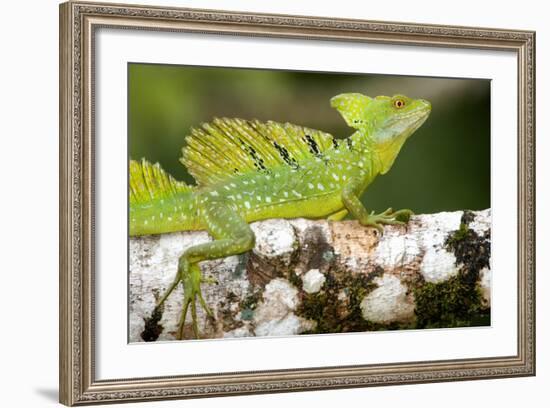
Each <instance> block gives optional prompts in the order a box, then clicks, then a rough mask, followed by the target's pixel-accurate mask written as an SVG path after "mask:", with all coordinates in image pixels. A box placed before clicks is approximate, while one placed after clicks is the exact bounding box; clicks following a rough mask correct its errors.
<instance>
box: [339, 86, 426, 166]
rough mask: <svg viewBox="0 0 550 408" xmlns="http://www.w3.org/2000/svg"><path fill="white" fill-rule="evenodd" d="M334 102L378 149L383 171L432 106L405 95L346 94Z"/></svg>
mask: <svg viewBox="0 0 550 408" xmlns="http://www.w3.org/2000/svg"><path fill="white" fill-rule="evenodd" d="M330 103H331V106H332V107H334V108H336V109H337V110H338V111H339V112H340V114H341V115H342V117H343V118H344V120H345V121H346V123H347V124H348V126H350V127H353V128H355V129H357V130H358V133H359V134H360V135H361V136H362V137H365V138H366V139H368V141H369V145H371V146H373V147H374V148H375V149H376V150H377V152H378V154H379V157H380V159H381V161H382V171H381V173H382V174H384V173H386V172H387V171H388V170H389V169H390V167H391V165H392V164H393V161H394V160H395V157H396V156H397V154H398V153H399V151H400V150H401V147H402V146H403V143H405V141H406V140H407V138H408V137H409V136H410V135H412V134H413V132H414V131H415V130H417V129H418V128H419V127H420V126H421V125H422V124H423V123H424V122H425V121H426V119H427V118H428V116H429V115H430V112H431V109H432V105H431V104H430V102H428V101H426V100H424V99H412V98H409V97H407V96H404V95H394V96H392V97H389V96H377V97H376V98H370V97H368V96H366V95H362V94H359V93H345V94H340V95H337V96H335V97H333V98H332V99H331V100H330Z"/></svg>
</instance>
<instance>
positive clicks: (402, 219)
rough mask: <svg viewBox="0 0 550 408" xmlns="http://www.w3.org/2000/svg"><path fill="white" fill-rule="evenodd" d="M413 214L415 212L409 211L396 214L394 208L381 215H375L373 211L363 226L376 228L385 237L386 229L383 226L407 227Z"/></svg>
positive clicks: (400, 211) (404, 210)
mask: <svg viewBox="0 0 550 408" xmlns="http://www.w3.org/2000/svg"><path fill="white" fill-rule="evenodd" d="M412 214H413V212H412V211H411V210H408V209H403V210H399V211H395V212H394V211H393V209H392V208H388V209H387V210H386V211H384V212H382V213H380V214H374V211H373V212H371V213H370V214H369V216H368V217H367V219H366V220H365V221H364V222H363V225H367V226H370V227H374V228H376V229H377V230H378V232H379V233H380V235H383V234H384V227H383V226H382V225H405V224H406V223H407V222H408V221H409V219H410V217H411V215H412Z"/></svg>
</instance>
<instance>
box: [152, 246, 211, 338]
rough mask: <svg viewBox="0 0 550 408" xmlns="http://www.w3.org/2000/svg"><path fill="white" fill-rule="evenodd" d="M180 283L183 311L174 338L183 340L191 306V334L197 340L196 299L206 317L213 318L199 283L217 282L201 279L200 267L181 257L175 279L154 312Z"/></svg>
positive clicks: (206, 278)
mask: <svg viewBox="0 0 550 408" xmlns="http://www.w3.org/2000/svg"><path fill="white" fill-rule="evenodd" d="M180 282H181V283H182V284H183V309H182V313H181V315H180V320H179V324H178V332H177V336H176V337H177V339H178V340H182V339H183V327H184V325H185V318H186V316H187V311H188V309H189V306H191V319H192V323H193V333H194V334H195V337H196V338H197V339H198V338H199V326H198V321H197V304H196V301H197V298H198V299H199V303H200V304H201V306H202V308H203V309H204V311H205V312H206V313H207V314H208V316H211V317H212V316H213V314H212V310H210V308H209V307H208V305H207V304H206V301H205V300H204V297H203V296H202V291H201V283H209V284H218V281H217V280H216V279H214V278H211V277H203V276H202V275H201V270H200V267H199V265H198V264H197V263H189V261H188V260H187V259H186V258H184V257H181V258H180V261H179V264H178V273H177V274H176V277H175V279H174V281H173V282H172V284H171V285H170V286H169V287H168V289H167V290H166V292H164V295H163V296H162V297H161V298H160V300H159V301H158V302H157V305H156V307H155V310H158V309H159V308H160V307H161V306H162V304H163V303H164V302H165V301H166V299H167V298H168V296H170V294H171V293H172V291H173V290H174V289H175V288H176V286H177V285H178V284H179V283H180Z"/></svg>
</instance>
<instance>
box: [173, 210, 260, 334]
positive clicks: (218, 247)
mask: <svg viewBox="0 0 550 408" xmlns="http://www.w3.org/2000/svg"><path fill="white" fill-rule="evenodd" d="M201 207H202V209H201V213H200V216H201V217H202V219H203V221H204V223H205V225H206V227H207V230H208V232H209V233H210V235H212V237H213V238H214V241H212V242H207V243H204V244H199V245H195V246H192V247H190V248H188V249H187V250H185V252H184V253H183V254H182V255H181V256H180V258H179V262H178V273H177V276H176V279H175V281H174V282H175V283H176V285H177V283H179V282H181V283H182V285H183V289H184V299H183V307H182V313H181V315H180V320H179V325H178V335H177V338H178V339H179V340H181V339H182V338H183V331H184V326H185V320H186V315H187V312H188V310H189V308H191V320H192V328H193V333H194V335H195V337H196V338H199V328H198V319H197V306H196V301H197V300H198V301H199V303H200V305H201V307H202V308H203V309H204V311H205V312H206V313H207V314H208V315H210V316H213V314H212V311H211V310H210V307H209V306H208V305H207V303H206V301H205V300H204V297H203V295H202V291H201V283H213V282H212V281H213V279H212V278H205V277H203V276H202V274H201V270H200V267H199V265H198V263H199V262H201V261H204V260H209V259H218V258H223V257H226V256H231V255H237V254H240V253H243V252H246V251H248V250H250V249H252V247H253V246H254V233H253V232H252V230H251V229H250V226H249V225H248V224H247V223H246V221H245V220H244V219H243V218H242V217H241V216H240V215H239V214H238V213H237V212H236V211H235V210H234V209H233V208H231V207H230V206H228V205H227V204H225V203H223V202H218V203H215V202H212V203H207V202H203V205H202V206H201ZM168 290H170V288H169V289H168ZM165 297H166V295H165V296H163V298H165Z"/></svg>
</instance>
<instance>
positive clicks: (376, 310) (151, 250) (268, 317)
mask: <svg viewBox="0 0 550 408" xmlns="http://www.w3.org/2000/svg"><path fill="white" fill-rule="evenodd" d="M490 223H491V213H490V210H489V209H488V210H484V211H478V212H469V211H466V212H464V211H457V212H451V213H445V212H443V213H438V214H431V215H417V216H413V217H412V218H411V220H410V221H409V223H408V224H407V225H406V226H386V227H385V232H384V235H383V236H380V235H379V234H378V232H377V231H376V230H375V229H373V228H366V227H364V226H361V225H359V224H358V223H357V222H356V221H339V222H331V221H326V220H318V221H311V220H305V219H294V220H283V219H274V220H266V221H261V222H256V223H253V224H252V225H251V226H252V229H253V230H254V232H255V234H256V245H255V248H254V249H253V250H252V251H250V252H249V253H246V254H242V255H238V256H231V257H228V258H225V259H219V260H214V261H205V262H202V263H201V269H202V272H203V275H204V276H209V277H212V278H215V279H216V280H217V281H218V282H219V284H217V285H208V284H203V294H204V296H205V299H206V302H207V303H208V304H209V305H210V307H211V308H212V311H213V312H214V315H215V318H214V319H212V318H208V317H207V316H206V314H205V313H204V311H203V310H202V308H201V307H200V306H199V307H198V318H199V328H200V332H201V336H202V337H205V338H219V337H244V336H268V335H292V334H301V333H330V332H334V333H336V332H349V331H365V330H381V329H405V328H424V327H450V326H464V325H478V324H489V316H490V309H489V308H490V281H491V277H490V270H489V264H490ZM210 239H211V238H210V237H209V235H208V234H207V233H206V232H204V231H197V232H179V233H171V234H163V235H158V236H146V237H134V238H131V239H130V258H129V261H130V268H129V269H130V341H132V342H136V341H143V340H144V339H146V340H147V341H152V340H172V339H175V333H176V330H177V324H178V319H179V315H180V313H181V309H182V299H183V290H182V287H181V285H179V286H178V288H177V289H176V290H174V292H173V293H172V295H171V296H170V297H169V298H168V300H167V301H166V303H165V307H164V310H163V311H162V313H157V314H156V315H152V312H153V310H154V305H155V302H156V299H158V298H159V296H161V295H162V293H163V291H164V290H165V289H166V288H167V287H168V286H169V284H170V283H171V282H172V280H173V279H174V275H175V273H176V267H177V262H178V257H179V256H180V255H181V254H182V252H183V251H184V250H185V249H186V248H188V247H190V246H192V245H196V244H198V243H202V242H207V241H209V240H210ZM185 337H186V338H193V334H192V330H191V325H190V316H188V317H187V321H186V329H185Z"/></svg>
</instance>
